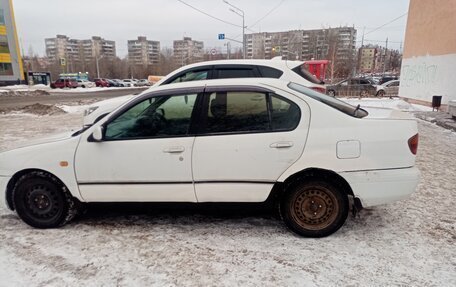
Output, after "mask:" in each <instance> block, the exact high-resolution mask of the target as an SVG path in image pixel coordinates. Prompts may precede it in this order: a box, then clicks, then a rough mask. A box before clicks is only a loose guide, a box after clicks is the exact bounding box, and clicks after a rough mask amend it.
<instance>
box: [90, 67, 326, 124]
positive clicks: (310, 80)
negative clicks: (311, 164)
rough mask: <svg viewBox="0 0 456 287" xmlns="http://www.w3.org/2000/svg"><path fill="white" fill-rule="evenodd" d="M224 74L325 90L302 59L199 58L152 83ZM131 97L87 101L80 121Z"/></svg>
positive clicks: (100, 114)
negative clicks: (195, 61)
mask: <svg viewBox="0 0 456 287" xmlns="http://www.w3.org/2000/svg"><path fill="white" fill-rule="evenodd" d="M228 78H275V79H282V80H287V81H294V82H296V83H299V84H302V85H304V86H306V87H309V88H311V89H313V90H315V91H318V92H321V93H325V92H326V89H325V86H324V85H323V83H322V82H321V81H320V80H318V79H317V78H315V77H314V76H313V75H312V74H310V73H309V72H308V71H307V69H306V68H305V66H304V63H303V62H301V61H286V60H220V61H208V62H200V63H196V64H191V65H187V66H184V67H182V68H180V69H177V70H175V71H173V72H171V73H169V74H168V75H166V76H165V77H163V78H161V79H160V80H159V81H158V82H157V83H155V84H154V86H161V85H167V84H171V83H179V82H190V81H200V80H214V79H228ZM127 80H128V79H127ZM124 81H125V80H124ZM154 86H152V87H154ZM145 92H147V91H145ZM145 92H144V93H145ZM131 97H132V96H131V95H128V96H124V97H117V98H112V99H108V100H104V101H101V102H98V103H94V104H92V105H90V106H89V107H88V108H87V109H86V111H85V113H84V115H85V116H84V119H83V122H84V125H85V126H86V125H91V124H93V123H94V122H96V121H98V120H99V119H101V118H102V117H104V116H105V115H107V114H108V113H110V112H111V111H112V110H114V109H115V108H117V107H118V106H119V105H121V104H122V103H123V102H125V101H127V100H129V99H130V98H131Z"/></svg>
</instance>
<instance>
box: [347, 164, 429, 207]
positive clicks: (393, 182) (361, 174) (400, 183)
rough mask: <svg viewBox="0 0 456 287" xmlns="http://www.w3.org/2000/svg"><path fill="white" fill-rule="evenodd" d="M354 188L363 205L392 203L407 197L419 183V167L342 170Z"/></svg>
mask: <svg viewBox="0 0 456 287" xmlns="http://www.w3.org/2000/svg"><path fill="white" fill-rule="evenodd" d="M340 175H341V176H342V177H343V178H345V180H346V181H347V182H348V184H349V185H350V187H351V188H352V190H353V193H354V195H355V197H357V198H359V199H360V200H361V204H362V206H363V207H369V206H375V205H380V204H385V203H390V202H394V201H398V200H401V199H404V198H407V197H409V196H410V194H412V193H413V192H414V191H415V190H416V187H417V185H418V182H419V179H420V172H419V170H418V168H416V167H411V168H400V169H388V170H371V171H356V172H342V173H340Z"/></svg>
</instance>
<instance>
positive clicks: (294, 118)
mask: <svg viewBox="0 0 456 287" xmlns="http://www.w3.org/2000/svg"><path fill="white" fill-rule="evenodd" d="M208 100H209V102H208V110H207V118H206V122H205V127H206V128H205V130H204V131H203V132H205V133H244V132H269V131H285V130H293V129H295V128H296V127H297V126H298V124H299V121H300V118H301V111H300V109H299V107H298V105H296V104H295V103H293V102H292V101H290V100H288V99H285V98H283V97H281V96H278V95H269V94H267V93H262V92H213V93H212V94H210V95H209V99H208Z"/></svg>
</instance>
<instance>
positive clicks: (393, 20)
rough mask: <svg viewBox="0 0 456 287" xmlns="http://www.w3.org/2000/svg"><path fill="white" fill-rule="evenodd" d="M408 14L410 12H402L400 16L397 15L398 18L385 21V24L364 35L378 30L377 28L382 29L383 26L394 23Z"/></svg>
mask: <svg viewBox="0 0 456 287" xmlns="http://www.w3.org/2000/svg"><path fill="white" fill-rule="evenodd" d="M407 14H408V12H405V13H404V14H402V15H401V16H399V17H397V18H394V19H393V20H391V21H389V22H387V23H385V24H383V25H381V26H378V27H377V28H375V29H374V30H371V31H369V32H367V33H366V34H364V35H367V34H370V33H373V32H375V31H377V30H380V29H381V28H383V27H385V26H386V25H388V24H391V23H393V22H394V21H396V20H399V19H401V18H402V17H404V16H405V15H407Z"/></svg>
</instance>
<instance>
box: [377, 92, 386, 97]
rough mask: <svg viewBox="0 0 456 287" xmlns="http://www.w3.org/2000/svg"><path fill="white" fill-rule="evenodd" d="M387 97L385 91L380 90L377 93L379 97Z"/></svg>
mask: <svg viewBox="0 0 456 287" xmlns="http://www.w3.org/2000/svg"><path fill="white" fill-rule="evenodd" d="M384 95H385V91H384V90H380V91H378V92H377V97H383V96H384Z"/></svg>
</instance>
